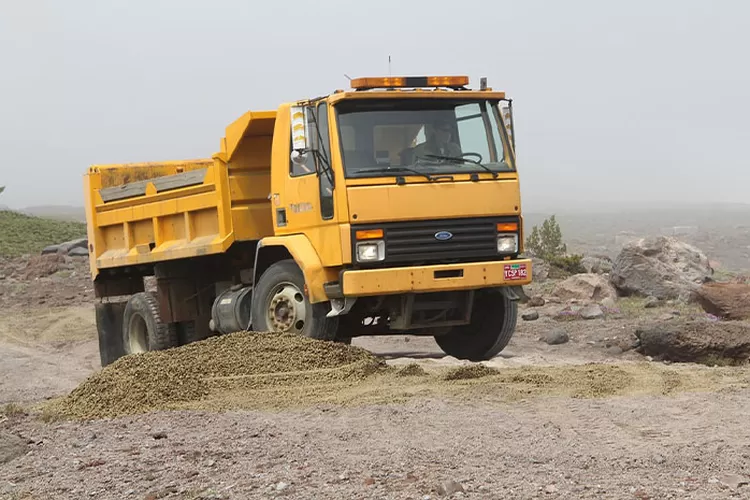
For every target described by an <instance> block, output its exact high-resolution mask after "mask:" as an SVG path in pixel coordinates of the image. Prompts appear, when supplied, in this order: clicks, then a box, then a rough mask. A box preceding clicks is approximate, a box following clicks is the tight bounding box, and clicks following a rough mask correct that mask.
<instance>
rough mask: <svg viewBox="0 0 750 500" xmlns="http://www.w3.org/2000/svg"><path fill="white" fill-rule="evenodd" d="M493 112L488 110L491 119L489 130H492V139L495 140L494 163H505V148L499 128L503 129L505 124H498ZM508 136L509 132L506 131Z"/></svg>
mask: <svg viewBox="0 0 750 500" xmlns="http://www.w3.org/2000/svg"><path fill="white" fill-rule="evenodd" d="M493 106H494V105H493ZM494 111H495V110H494V109H492V110H491V111H489V110H488V113H489V115H490V117H491V119H490V123H491V125H490V128H491V129H492V137H494V138H495V147H496V148H497V160H496V161H505V146H504V145H503V139H502V133H501V132H500V129H501V127H505V123H498V121H497V116H496V115H495V112H494ZM508 134H510V131H508Z"/></svg>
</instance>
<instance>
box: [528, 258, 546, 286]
mask: <svg viewBox="0 0 750 500" xmlns="http://www.w3.org/2000/svg"><path fill="white" fill-rule="evenodd" d="M531 269H532V270H533V273H534V281H536V282H537V283H541V282H542V281H546V280H547V278H548V277H549V264H548V263H547V262H545V261H543V260H542V259H539V258H537V257H532V258H531Z"/></svg>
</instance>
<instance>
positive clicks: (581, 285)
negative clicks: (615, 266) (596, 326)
mask: <svg viewBox="0 0 750 500" xmlns="http://www.w3.org/2000/svg"><path fill="white" fill-rule="evenodd" d="M552 295H554V296H555V297H559V298H561V299H565V300H573V299H577V300H594V301H597V302H598V301H600V300H604V299H605V298H607V297H610V298H612V299H616V298H617V291H616V290H615V289H614V287H613V286H612V285H611V284H610V283H609V282H608V281H607V279H606V278H604V277H603V276H600V275H598V274H576V275H574V276H571V277H570V278H568V279H566V280H565V281H563V282H561V283H558V284H557V286H555V288H554V289H553V290H552Z"/></svg>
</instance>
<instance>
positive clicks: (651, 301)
mask: <svg viewBox="0 0 750 500" xmlns="http://www.w3.org/2000/svg"><path fill="white" fill-rule="evenodd" d="M643 307H645V308H646V309H653V308H655V307H659V299H657V298H656V297H648V298H647V299H646V302H645V303H644V304H643Z"/></svg>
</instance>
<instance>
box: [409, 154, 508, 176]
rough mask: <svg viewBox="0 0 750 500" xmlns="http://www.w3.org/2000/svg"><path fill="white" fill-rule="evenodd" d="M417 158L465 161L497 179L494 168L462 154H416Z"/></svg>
mask: <svg viewBox="0 0 750 500" xmlns="http://www.w3.org/2000/svg"><path fill="white" fill-rule="evenodd" d="M417 158H428V159H429V158H435V159H438V160H448V161H455V162H461V163H467V162H468V163H473V164H474V165H477V166H479V167H482V168H483V169H485V170H486V171H487V172H489V173H491V174H492V178H493V179H497V172H495V171H494V170H492V169H491V168H489V167H488V166H487V165H484V164H482V163H480V162H479V161H477V160H472V159H469V158H464V157H462V156H443V155H424V156H418V157H417Z"/></svg>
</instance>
